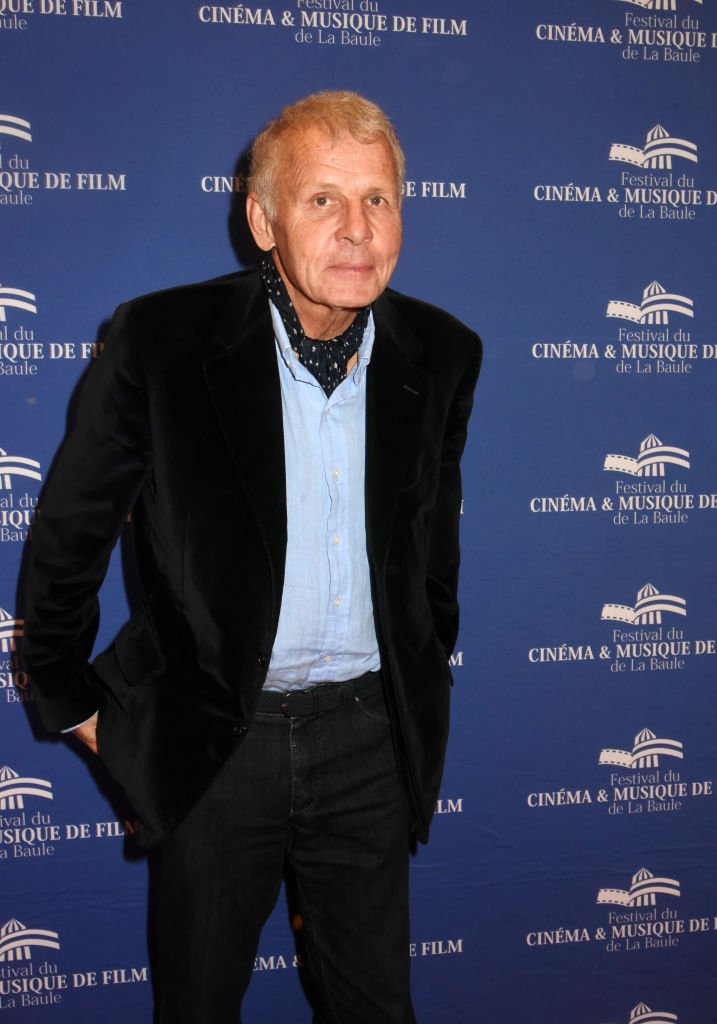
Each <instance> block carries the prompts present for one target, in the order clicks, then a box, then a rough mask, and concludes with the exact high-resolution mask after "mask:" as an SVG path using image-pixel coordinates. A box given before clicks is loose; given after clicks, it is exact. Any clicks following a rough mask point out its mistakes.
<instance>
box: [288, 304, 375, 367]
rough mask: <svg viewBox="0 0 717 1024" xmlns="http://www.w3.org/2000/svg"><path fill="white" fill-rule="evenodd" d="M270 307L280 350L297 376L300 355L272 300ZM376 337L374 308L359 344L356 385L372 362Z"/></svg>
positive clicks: (369, 313) (370, 311) (370, 312)
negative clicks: (297, 353)
mask: <svg viewBox="0 0 717 1024" xmlns="http://www.w3.org/2000/svg"><path fill="white" fill-rule="evenodd" d="M269 309H270V311H271V319H272V323H273V324H274V337H275V338H276V343H277V345H278V346H279V351H280V352H281V355H282V358H283V360H284V362H285V363H286V365H287V366H288V367H289V369H290V370H291V373H292V375H293V376H294V378H295V377H296V370H297V367H298V366H300V365H301V363H300V362H299V357H298V356H297V355H296V352H294V350H293V348H292V347H291V342H290V341H289V336H288V334H287V333H286V328H285V327H284V321H283V320H282V319H281V313H280V312H279V310H278V309H277V308H276V306H275V305H274V303H273V302H271V301H269ZM375 337H376V326H375V324H374V320H373V309H369V312H368V320H367V321H366V329H365V331H364V332H363V341H362V342H361V344H360V345H359V349H358V352H357V355H358V359H357V360H356V366H354V368H353V374H352V376H353V381H354V384H355V385H356V387H358V386H359V385H360V383H361V381H362V380H363V376H364V374H365V372H366V367H367V366H368V364H369V363H370V362H371V352H372V351H373V342H374V338H375Z"/></svg>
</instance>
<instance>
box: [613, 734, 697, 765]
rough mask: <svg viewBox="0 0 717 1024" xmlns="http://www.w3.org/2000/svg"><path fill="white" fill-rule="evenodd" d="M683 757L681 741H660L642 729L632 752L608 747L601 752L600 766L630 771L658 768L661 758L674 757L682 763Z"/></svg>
mask: <svg viewBox="0 0 717 1024" xmlns="http://www.w3.org/2000/svg"><path fill="white" fill-rule="evenodd" d="M682 756H683V754H682V744H681V743H680V742H679V740H667V739H658V738H657V736H655V734H654V732H651V731H650V729H642V730H641V731H640V732H639V733H638V734H637V736H636V737H635V742H634V743H633V745H632V749H631V750H614V749H613V748H612V747H606V748H604V749H603V750H601V751H600V758H599V761H598V764H607V765H617V766H619V767H620V768H630V769H635V768H658V767H659V765H660V757H674V758H677V759H678V760H680V761H681V760H682Z"/></svg>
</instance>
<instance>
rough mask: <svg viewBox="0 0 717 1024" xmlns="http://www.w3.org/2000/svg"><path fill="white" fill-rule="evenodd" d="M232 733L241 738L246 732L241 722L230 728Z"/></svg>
mask: <svg viewBox="0 0 717 1024" xmlns="http://www.w3.org/2000/svg"><path fill="white" fill-rule="evenodd" d="M232 732H233V733H234V735H235V736H243V735H244V733H245V732H246V726H245V725H244V723H243V722H235V723H234V725H233V726H232Z"/></svg>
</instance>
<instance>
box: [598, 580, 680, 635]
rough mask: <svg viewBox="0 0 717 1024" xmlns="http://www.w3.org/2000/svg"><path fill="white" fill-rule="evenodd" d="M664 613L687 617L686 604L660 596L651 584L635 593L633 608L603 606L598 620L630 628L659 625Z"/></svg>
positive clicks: (616, 605)
mask: <svg viewBox="0 0 717 1024" xmlns="http://www.w3.org/2000/svg"><path fill="white" fill-rule="evenodd" d="M665 613H669V614H671V615H687V602H686V601H685V599H684V598H683V597H673V595H672V594H661V593H660V591H659V590H658V589H657V588H656V587H653V585H652V584H651V583H646V584H645V586H644V587H642V588H641V589H640V590H638V592H637V600H636V601H635V605H634V607H633V606H632V605H628V604H604V605H603V606H602V612H601V614H600V618H601V619H603V621H610V622H627V623H629V624H630V625H631V626H635V625H638V626H648V625H650V626H651V625H660V624H661V622H662V616H663V614H665Z"/></svg>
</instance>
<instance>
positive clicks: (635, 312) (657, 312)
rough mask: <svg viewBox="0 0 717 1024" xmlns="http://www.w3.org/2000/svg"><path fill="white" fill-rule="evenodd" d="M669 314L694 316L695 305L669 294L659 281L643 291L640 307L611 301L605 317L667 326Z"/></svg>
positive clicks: (614, 300)
mask: <svg viewBox="0 0 717 1024" xmlns="http://www.w3.org/2000/svg"><path fill="white" fill-rule="evenodd" d="M669 313H682V315H683V316H694V315H695V314H694V303H693V301H692V299H688V298H687V297H686V296H685V295H676V294H675V293H673V292H668V291H667V290H666V289H665V288H663V287H662V285H661V284H660V283H659V281H652V283H651V284H648V286H647V288H645V290H644V291H643V293H642V302H641V303H640V305H639V306H636V305H635V304H634V303H632V302H622V301H620V300H619V299H611V300H610V302H608V304H607V312H606V313H605V316H610V317H619V319H620V320H629V321H630V322H631V323H633V324H667V323H669V316H668V314H669Z"/></svg>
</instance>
